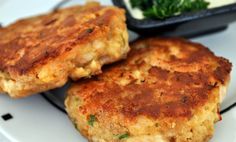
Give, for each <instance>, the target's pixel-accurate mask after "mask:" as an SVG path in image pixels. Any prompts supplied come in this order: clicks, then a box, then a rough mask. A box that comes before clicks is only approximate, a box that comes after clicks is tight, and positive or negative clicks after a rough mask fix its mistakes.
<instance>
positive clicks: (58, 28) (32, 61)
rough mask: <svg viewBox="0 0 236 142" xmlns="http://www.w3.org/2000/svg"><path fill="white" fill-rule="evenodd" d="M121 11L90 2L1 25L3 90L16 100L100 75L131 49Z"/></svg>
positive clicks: (0, 82)
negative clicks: (73, 81) (102, 70)
mask: <svg viewBox="0 0 236 142" xmlns="http://www.w3.org/2000/svg"><path fill="white" fill-rule="evenodd" d="M124 13H125V12H124V11H123V10H122V9H119V8H117V7H113V6H101V5H99V4H98V3H95V2H91V3H88V4H86V5H85V6H74V7H70V8H65V9H61V10H58V11H55V12H52V13H49V14H46V15H41V16H36V17H31V18H27V19H23V20H19V21H17V22H15V23H13V24H11V25H9V26H7V27H5V28H1V29H0V53H1V55H0V90H1V91H2V92H6V93H8V94H9V95H10V96H11V97H13V98H20V97H25V96H28V95H31V94H34V93H38V92H42V91H46V90H49V89H52V88H57V87H60V86H62V85H64V84H65V83H66V81H67V80H68V78H72V79H73V80H77V79H79V78H81V77H90V76H91V75H94V74H98V73H101V67H102V65H104V64H108V63H112V62H114V61H117V60H120V59H122V58H125V57H126V54H127V52H128V51H129V45H128V33H127V29H126V24H125V15H124Z"/></svg>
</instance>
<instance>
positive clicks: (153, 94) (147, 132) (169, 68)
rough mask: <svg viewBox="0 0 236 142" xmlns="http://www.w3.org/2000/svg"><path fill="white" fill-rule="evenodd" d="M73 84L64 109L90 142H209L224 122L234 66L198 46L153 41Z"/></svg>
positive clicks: (177, 41)
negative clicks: (223, 102) (223, 106)
mask: <svg viewBox="0 0 236 142" xmlns="http://www.w3.org/2000/svg"><path fill="white" fill-rule="evenodd" d="M131 48H132V50H131V52H130V53H129V55H128V59H127V60H124V61H122V62H119V63H117V64H115V65H112V66H109V67H107V68H106V69H105V70H104V73H103V74H101V75H98V76H97V77H95V78H92V79H85V80H83V81H81V82H77V83H75V84H74V85H73V86H72V87H71V88H70V89H69V90H68V96H67V98H66V102H65V105H66V109H67V112H68V114H69V117H70V118H71V120H72V121H73V123H74V124H75V126H76V128H77V129H78V130H79V131H80V132H81V133H82V134H83V135H84V136H85V137H87V138H88V139H89V141H90V142H205V141H208V140H209V139H210V138H211V137H212V135H213V131H214V123H215V122H217V121H219V120H220V119H221V116H220V114H219V105H220V102H221V99H222V96H224V95H225V92H226V91H225V90H226V87H227V85H228V82H229V78H230V76H229V74H230V71H231V63H229V61H228V60H226V59H224V58H222V57H217V56H215V55H214V54H213V53H212V52H211V51H210V50H209V49H207V48H206V47H204V46H203V45H201V44H198V43H192V42H189V41H186V40H184V39H176V38H150V39H145V40H139V41H137V42H135V43H133V44H132V46H131Z"/></svg>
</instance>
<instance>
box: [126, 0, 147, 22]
mask: <svg viewBox="0 0 236 142" xmlns="http://www.w3.org/2000/svg"><path fill="white" fill-rule="evenodd" d="M124 2H125V5H126V7H127V9H128V10H129V13H130V14H131V16H133V17H134V18H135V19H144V16H143V12H142V11H141V10H140V9H138V8H132V7H131V4H130V2H129V0H124Z"/></svg>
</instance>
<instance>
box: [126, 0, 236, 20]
mask: <svg viewBox="0 0 236 142" xmlns="http://www.w3.org/2000/svg"><path fill="white" fill-rule="evenodd" d="M207 1H208V2H210V6H209V8H215V7H220V6H224V5H228V4H232V3H236V0H207ZM124 2H125V5H126V7H127V9H128V10H129V12H130V14H131V15H132V16H133V17H134V18H135V19H144V16H143V13H142V11H141V10H140V9H138V8H132V7H131V4H130V0H124Z"/></svg>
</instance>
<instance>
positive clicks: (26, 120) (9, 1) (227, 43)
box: [0, 0, 236, 142]
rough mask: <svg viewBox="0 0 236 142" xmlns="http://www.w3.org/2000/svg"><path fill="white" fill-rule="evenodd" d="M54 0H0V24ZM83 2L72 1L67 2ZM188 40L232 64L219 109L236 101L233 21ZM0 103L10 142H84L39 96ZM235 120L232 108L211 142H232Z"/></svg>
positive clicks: (2, 128)
mask: <svg viewBox="0 0 236 142" xmlns="http://www.w3.org/2000/svg"><path fill="white" fill-rule="evenodd" d="M58 2H59V0H40V1H32V0H24V1H19V0H0V23H2V24H3V25H7V24H9V23H11V22H13V21H14V20H16V19H18V18H21V17H25V16H30V15H34V14H38V13H42V12H46V11H48V10H50V9H51V8H52V7H53V6H54V5H55V4H56V3H58ZM83 2H84V1H81V0H77V1H76V0H74V1H73V2H72V3H70V4H74V3H83ZM102 3H104V4H111V2H110V1H109V0H103V1H102ZM132 37H133V36H132ZM192 40H193V41H197V42H200V43H203V44H204V45H206V46H208V47H209V48H210V49H211V50H212V51H214V52H215V53H216V54H217V55H219V56H224V57H226V58H228V59H229V60H230V61H231V62H232V63H233V66H234V67H233V71H232V79H231V84H230V87H229V91H228V95H227V97H226V98H225V101H224V102H223V104H222V108H225V107H227V106H228V105H230V104H232V103H233V102H235V101H236V94H235V93H236V87H234V85H235V84H236V68H235V66H236V47H235V45H236V23H233V24H231V25H230V26H229V28H228V29H227V30H226V31H223V32H220V33H217V34H214V35H208V36H204V37H201V38H195V39H192ZM0 54H1V53H0ZM0 105H1V107H0V115H1V116H2V115H4V114H7V113H10V114H11V115H12V116H13V118H12V119H10V120H8V121H4V120H3V119H2V118H0V133H1V134H2V135H4V136H5V137H6V138H7V139H8V140H10V141H12V142H65V141H68V142H86V140H85V139H84V138H83V137H82V136H81V135H80V134H79V133H78V132H77V131H76V130H75V129H74V127H73V125H72V124H71V122H70V121H69V119H68V118H67V116H66V115H65V114H64V113H63V112H61V111H59V110H58V109H57V108H55V107H54V106H52V105H51V104H50V103H48V101H46V100H45V99H44V98H43V97H42V96H41V95H34V96H31V97H28V98H24V99H19V100H13V99H10V98H9V97H8V96H5V95H0ZM235 122H236V109H232V110H231V111H229V112H228V113H226V114H224V115H223V120H222V121H221V122H219V123H217V124H216V127H215V128H216V132H215V135H214V137H213V139H212V140H211V142H236V123H235ZM1 134H0V141H1V142H2V141H5V139H4V138H1ZM6 141H7V140H6Z"/></svg>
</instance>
